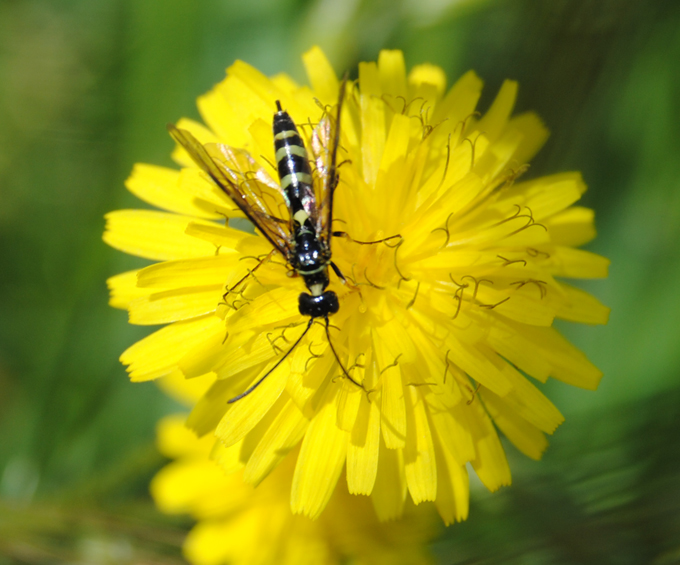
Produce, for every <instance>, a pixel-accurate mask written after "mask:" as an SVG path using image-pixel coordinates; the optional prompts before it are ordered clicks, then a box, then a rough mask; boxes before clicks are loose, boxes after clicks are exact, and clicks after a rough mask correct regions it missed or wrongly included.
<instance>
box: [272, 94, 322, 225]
mask: <svg viewBox="0 0 680 565" xmlns="http://www.w3.org/2000/svg"><path fill="white" fill-rule="evenodd" d="M276 105H277V107H278V109H279V111H278V112H277V113H276V114H274V151H275V152H276V165H277V168H278V171H279V179H280V181H281V188H282V189H283V191H284V195H285V197H286V201H287V202H286V203H287V204H288V207H289V208H290V214H291V217H292V218H293V219H294V220H296V221H297V222H298V223H299V224H301V225H303V224H304V223H305V221H306V220H307V219H308V218H309V217H310V216H312V215H313V214H314V208H315V201H314V190H313V188H312V182H313V181H312V171H311V169H310V168H309V160H308V158H307V150H306V149H305V145H304V143H303V141H302V138H301V137H300V134H299V133H298V130H297V128H296V127H295V124H294V123H293V120H292V119H291V118H290V116H289V115H288V113H287V112H284V111H283V110H282V109H281V105H280V104H279V103H278V101H277V103H276ZM300 211H303V212H304V214H298V212H300Z"/></svg>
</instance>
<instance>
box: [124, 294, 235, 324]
mask: <svg viewBox="0 0 680 565" xmlns="http://www.w3.org/2000/svg"><path fill="white" fill-rule="evenodd" d="M222 290H223V289H222V285H219V286H215V285H213V286H207V287H203V286H197V287H188V288H180V289H174V290H166V291H162V292H155V293H153V294H150V295H149V296H145V297H142V298H138V299H137V300H134V301H132V302H131V303H130V306H129V311H130V323H131V324H141V325H156V324H168V323H171V322H176V321H178V320H189V319H191V318H197V317H199V316H203V315H205V314H209V313H212V312H214V311H215V309H216V308H217V304H218V302H219V301H220V298H221V295H222Z"/></svg>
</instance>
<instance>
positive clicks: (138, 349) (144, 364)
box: [120, 316, 224, 382]
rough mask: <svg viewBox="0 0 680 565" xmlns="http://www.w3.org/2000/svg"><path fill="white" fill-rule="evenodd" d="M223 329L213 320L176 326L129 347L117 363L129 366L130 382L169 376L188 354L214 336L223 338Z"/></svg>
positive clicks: (167, 327)
mask: <svg viewBox="0 0 680 565" xmlns="http://www.w3.org/2000/svg"><path fill="white" fill-rule="evenodd" d="M223 328H224V322H223V321H222V320H220V319H219V318H218V317H216V316H205V317H203V318H199V319H197V320H188V321H183V322H175V323H174V324H171V325H169V326H166V327H164V328H162V329H160V330H158V331H157V332H155V333H152V334H151V335H150V336H148V337H145V338H144V339H142V340H140V341H138V342H137V343H135V344H134V345H133V346H131V347H129V348H128V349H127V350H126V351H125V352H123V354H122V355H121V356H120V360H121V362H122V363H123V364H124V365H129V366H128V369H127V370H128V372H129V373H130V379H131V380H132V381H133V382H139V381H146V380H150V379H156V378H158V377H162V376H164V375H169V374H170V373H171V372H172V371H173V370H175V369H176V367H177V363H178V361H179V360H180V359H181V358H182V357H183V356H184V355H185V354H186V352H187V351H188V350H191V349H192V348H193V347H195V346H196V345H198V344H200V343H202V342H203V341H204V340H206V339H208V338H209V337H212V336H214V335H215V334H216V333H217V334H223V333H224V329H223ZM207 372H208V371H203V372H201V373H198V374H197V375H196V376H201V375H204V374H205V373H207Z"/></svg>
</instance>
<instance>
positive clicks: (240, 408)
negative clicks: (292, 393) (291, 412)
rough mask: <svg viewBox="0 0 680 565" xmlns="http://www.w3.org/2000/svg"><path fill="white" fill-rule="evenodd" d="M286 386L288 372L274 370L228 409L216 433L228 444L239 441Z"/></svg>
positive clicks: (267, 410)
mask: <svg viewBox="0 0 680 565" xmlns="http://www.w3.org/2000/svg"><path fill="white" fill-rule="evenodd" d="M285 386H286V374H285V373H284V372H283V371H274V372H273V373H272V374H270V375H269V376H268V377H267V378H266V379H265V380H264V381H263V382H262V384H260V385H259V386H258V387H257V388H256V389H255V390H254V391H253V392H251V393H250V394H249V395H248V396H246V397H245V398H242V399H241V400H237V401H236V402H234V403H233V404H231V405H230V406H229V407H228V408H227V409H226V413H225V414H224V417H223V418H222V419H221V420H220V423H219V425H218V426H217V430H216V431H215V435H217V437H219V438H220V440H222V442H224V444H225V445H227V446H229V445H232V444H234V443H236V442H237V441H239V440H240V439H241V438H242V437H244V436H245V435H246V434H247V433H248V432H249V431H250V430H252V429H253V427H254V426H255V424H257V423H258V422H259V421H260V420H261V419H262V417H263V416H264V415H265V414H266V413H267V412H269V409H270V408H271V407H272V405H273V404H274V403H275V402H276V401H277V400H278V398H279V396H281V393H282V392H283V389H284V388H285Z"/></svg>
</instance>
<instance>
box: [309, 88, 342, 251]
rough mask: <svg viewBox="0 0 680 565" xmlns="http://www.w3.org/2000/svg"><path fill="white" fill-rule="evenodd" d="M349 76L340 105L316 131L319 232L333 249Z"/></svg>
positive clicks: (314, 132) (313, 141) (313, 143)
mask: <svg viewBox="0 0 680 565" xmlns="http://www.w3.org/2000/svg"><path fill="white" fill-rule="evenodd" d="M346 84H347V77H345V78H344V79H343V81H342V83H341V85H340V93H339V95H338V104H337V106H336V107H335V108H334V110H333V112H332V114H331V113H326V114H325V115H324V117H323V118H322V119H321V121H320V122H319V125H318V126H316V127H315V128H314V131H313V133H312V143H311V145H312V154H313V155H314V163H315V165H316V173H317V179H316V182H315V185H314V186H315V190H316V202H317V208H318V217H317V231H316V233H317V234H318V235H319V238H320V239H321V240H322V241H324V242H325V243H326V245H327V246H328V249H329V250H330V248H331V237H332V231H333V227H332V224H333V197H334V193H335V189H336V187H337V185H338V180H339V177H338V170H337V161H338V148H339V145H340V116H341V113H342V104H343V102H344V99H345V87H346Z"/></svg>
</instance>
